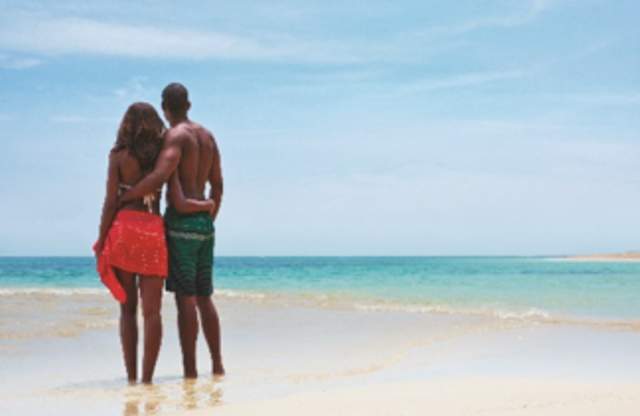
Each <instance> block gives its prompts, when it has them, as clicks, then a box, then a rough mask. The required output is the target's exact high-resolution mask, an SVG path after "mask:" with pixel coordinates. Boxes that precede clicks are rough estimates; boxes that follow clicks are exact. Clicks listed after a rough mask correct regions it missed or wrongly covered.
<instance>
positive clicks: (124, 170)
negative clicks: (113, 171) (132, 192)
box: [116, 150, 161, 214]
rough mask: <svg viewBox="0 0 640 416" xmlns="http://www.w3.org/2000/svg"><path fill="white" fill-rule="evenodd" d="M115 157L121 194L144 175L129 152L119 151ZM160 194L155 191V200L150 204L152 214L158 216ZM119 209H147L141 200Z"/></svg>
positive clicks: (128, 203)
mask: <svg viewBox="0 0 640 416" xmlns="http://www.w3.org/2000/svg"><path fill="white" fill-rule="evenodd" d="M116 157H117V161H118V176H119V180H120V184H119V187H120V190H121V192H124V191H126V190H127V189H128V188H130V187H131V186H133V185H135V184H136V183H138V182H139V181H140V180H141V179H142V178H144V176H145V173H144V172H143V171H142V169H141V168H140V163H138V160H137V159H136V158H135V157H133V156H132V155H131V154H130V153H129V151H127V150H120V151H118V152H117V153H116ZM160 192H161V190H158V191H157V193H156V195H155V200H154V202H153V204H152V210H153V213H154V214H158V213H159V212H160V202H159V201H160ZM121 208H122V209H131V210H136V211H147V210H148V209H149V208H148V206H147V205H145V204H144V202H143V200H142V199H137V200H135V201H131V202H126V203H125V204H124V205H123V206H122V207H121Z"/></svg>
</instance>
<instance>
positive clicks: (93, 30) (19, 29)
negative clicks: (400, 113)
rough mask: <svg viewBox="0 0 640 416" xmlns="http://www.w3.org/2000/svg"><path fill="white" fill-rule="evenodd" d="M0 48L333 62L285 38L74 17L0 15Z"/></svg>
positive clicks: (329, 54)
mask: <svg viewBox="0 0 640 416" xmlns="http://www.w3.org/2000/svg"><path fill="white" fill-rule="evenodd" d="M0 48H3V49H6V50H14V51H21V52H28V53H40V54H45V55H64V54H95V55H118V56H130V57H142V58H169V59H178V58H188V59H204V58H224V59H256V60H258V59H280V58H296V59H299V60H303V61H313V60H335V55H336V54H335V49H334V48H332V47H331V45H327V44H310V43H305V42H302V41H299V40H297V39H295V38H293V37H290V36H275V35H265V36H261V37H260V38H257V37H249V36H243V35H236V34H230V33H223V32H213V31H212V32H203V31H194V30H186V29H165V28H159V27H154V26H147V25H139V26H134V25H126V24H120V23H112V22H103V21H97V20H91V19H85V18H76V17H50V16H42V15H38V16H36V15H33V14H24V13H22V14H17V15H15V16H10V15H9V16H7V15H5V16H3V17H0ZM342 58H345V56H343V57H342Z"/></svg>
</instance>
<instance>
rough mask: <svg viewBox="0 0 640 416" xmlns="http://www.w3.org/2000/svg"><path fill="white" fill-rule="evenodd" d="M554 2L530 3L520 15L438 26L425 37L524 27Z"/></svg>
mask: <svg viewBox="0 0 640 416" xmlns="http://www.w3.org/2000/svg"><path fill="white" fill-rule="evenodd" d="M553 3H555V1H554V0H533V1H531V2H530V3H529V6H528V7H527V8H526V9H525V10H523V11H522V12H520V13H515V14H511V15H506V16H496V17H480V18H477V19H472V20H468V21H465V22H462V23H458V24H451V25H442V26H436V27H432V28H430V29H428V30H427V31H426V32H424V33H423V35H426V36H433V35H445V36H449V35H461V34H464V33H468V32H472V31H475V30H479V29H485V28H493V27H502V28H509V27H516V26H522V25H525V24H527V23H530V22H532V21H533V20H535V19H536V18H538V17H539V16H540V15H541V14H542V13H544V12H546V11H547V10H549V9H550V8H551V6H552V4H553Z"/></svg>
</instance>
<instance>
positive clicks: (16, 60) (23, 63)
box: [0, 54, 42, 69]
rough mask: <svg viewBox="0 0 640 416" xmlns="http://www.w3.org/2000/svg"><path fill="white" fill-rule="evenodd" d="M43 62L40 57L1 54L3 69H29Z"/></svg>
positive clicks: (0, 63) (0, 59)
mask: <svg viewBox="0 0 640 416" xmlns="http://www.w3.org/2000/svg"><path fill="white" fill-rule="evenodd" d="M41 63H42V61H41V60H40V59H36V58H25V57H17V56H10V55H6V54H0V68H3V69H27V68H33V67H34V66H38V65H40V64H41Z"/></svg>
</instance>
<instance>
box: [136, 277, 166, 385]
mask: <svg viewBox="0 0 640 416" xmlns="http://www.w3.org/2000/svg"><path fill="white" fill-rule="evenodd" d="M163 286H164V279H163V278H161V277H157V276H140V294H141V297H142V316H143V317H144V357H143V358H142V382H143V383H151V379H152V378H153V370H154V369H155V367H156V361H158V353H159V352H160V343H161V342H162V317H161V316H160V307H161V305H162V288H163Z"/></svg>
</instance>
